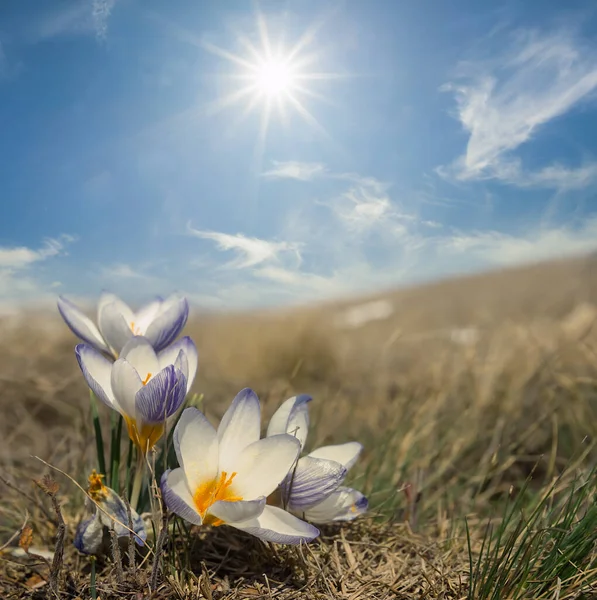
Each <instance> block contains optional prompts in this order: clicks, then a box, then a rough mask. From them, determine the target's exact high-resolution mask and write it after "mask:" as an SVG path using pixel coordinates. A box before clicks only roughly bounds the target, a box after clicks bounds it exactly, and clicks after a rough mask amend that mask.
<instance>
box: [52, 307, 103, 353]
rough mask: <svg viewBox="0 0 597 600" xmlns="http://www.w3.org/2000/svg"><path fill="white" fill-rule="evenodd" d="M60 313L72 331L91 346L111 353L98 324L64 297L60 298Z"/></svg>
mask: <svg viewBox="0 0 597 600" xmlns="http://www.w3.org/2000/svg"><path fill="white" fill-rule="evenodd" d="M58 311H59V312H60V314H61V316H62V318H63V319H64V322H65V323H66V324H67V325H68V326H69V328H70V330H71V331H72V332H73V333H74V334H75V335H76V336H77V337H79V338H81V339H82V340H83V341H84V342H87V343H88V344H91V345H92V346H93V347H94V348H97V349H98V350H99V351H100V352H110V348H108V345H107V344H106V342H105V341H104V338H103V337H102V334H101V333H100V332H99V329H98V328H97V326H96V324H95V323H94V322H93V321H92V320H91V319H90V318H89V317H86V316H85V315H84V314H83V313H82V312H81V310H79V308H77V307H76V306H75V305H74V304H73V303H72V302H71V301H70V300H67V299H66V298H64V297H63V296H60V297H59V298H58Z"/></svg>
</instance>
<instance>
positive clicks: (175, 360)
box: [75, 337, 197, 454]
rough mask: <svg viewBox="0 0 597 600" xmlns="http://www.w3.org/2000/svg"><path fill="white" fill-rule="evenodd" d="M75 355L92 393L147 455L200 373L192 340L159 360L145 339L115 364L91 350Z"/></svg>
mask: <svg viewBox="0 0 597 600" xmlns="http://www.w3.org/2000/svg"><path fill="white" fill-rule="evenodd" d="M75 353H76V355H77V360H78V361H79V366H80V367H81V370H82V371H83V375H84V377H85V379H86V380H87V384H88V385H89V387H90V388H91V390H92V391H93V393H94V394H95V395H96V396H97V397H98V398H99V399H100V400H101V401H102V402H104V403H105V404H107V405H108V406H109V407H110V408H113V409H114V410H117V411H118V412H119V413H120V414H121V415H122V416H123V417H124V420H125V422H126V424H127V427H128V433H129V437H130V438H131V440H132V441H133V442H134V443H135V444H136V446H137V447H138V448H139V449H140V450H141V452H143V453H144V454H145V453H147V452H148V451H149V450H150V449H151V448H153V446H154V445H155V443H156V442H157V441H158V440H159V439H160V438H161V437H162V434H163V433H164V428H165V424H166V419H167V418H168V417H170V416H172V415H173V414H174V413H175V412H176V411H177V410H178V409H179V408H180V406H181V405H182V403H183V402H184V399H185V396H186V395H187V391H188V390H189V388H190V385H191V383H192V382H193V379H194V377H195V373H196V371H197V349H196V347H195V344H194V343H193V341H192V340H191V338H189V337H184V338H181V339H180V340H178V341H177V342H176V343H174V344H172V345H171V346H169V347H168V348H166V350H162V352H159V353H158V354H156V353H155V351H154V349H153V347H152V345H151V344H150V343H149V341H148V340H147V339H146V338H144V337H133V338H131V339H130V340H129V341H128V342H127V343H126V344H125V346H124V347H123V348H122V352H121V353H120V358H118V360H116V361H115V362H114V363H112V362H111V361H109V360H108V359H107V358H106V357H105V356H103V355H102V354H101V353H100V352H98V351H97V350H95V349H94V348H92V347H91V346H89V345H87V344H79V345H78V346H77V347H76V348H75Z"/></svg>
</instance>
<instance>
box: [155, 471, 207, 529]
mask: <svg viewBox="0 0 597 600" xmlns="http://www.w3.org/2000/svg"><path fill="white" fill-rule="evenodd" d="M161 489H162V497H163V498H164V502H165V503H166V506H167V507H168V508H169V509H170V510H171V511H172V512H173V513H174V514H176V515H178V516H179V517H182V518H183V519H185V520H186V521H188V522H189V523H193V524H194V525H202V524H203V520H202V519H201V515H200V514H199V513H198V512H197V509H196V508H195V503H194V502H193V497H192V496H191V493H190V492H189V488H188V487H187V481H186V479H185V476H184V473H183V470H182V469H174V470H173V471H166V472H165V473H164V474H163V475H162V481H161Z"/></svg>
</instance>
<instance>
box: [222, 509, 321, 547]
mask: <svg viewBox="0 0 597 600" xmlns="http://www.w3.org/2000/svg"><path fill="white" fill-rule="evenodd" d="M230 525H232V527H236V528H237V529H241V530H242V531H246V532H247V533H250V534H251V535H254V536H255V537H258V538H260V539H262V540H265V541H266V542H274V543H276V544H300V543H301V542H310V541H311V540H312V539H314V538H316V537H317V536H318V535H319V529H317V528H316V527H313V525H310V524H309V523H305V521H301V520H300V519H298V518H297V517H295V516H293V515H291V514H290V513H287V512H286V511H285V510H282V509H281V508H278V507H277V506H266V507H265V508H264V509H263V512H262V513H261V514H260V515H259V516H258V517H257V518H255V519H250V520H247V521H243V522H240V523H230Z"/></svg>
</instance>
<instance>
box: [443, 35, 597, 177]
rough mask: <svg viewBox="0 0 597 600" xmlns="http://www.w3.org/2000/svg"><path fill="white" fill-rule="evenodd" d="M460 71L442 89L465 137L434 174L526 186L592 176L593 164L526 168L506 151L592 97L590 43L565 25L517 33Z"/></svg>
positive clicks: (596, 71)
mask: <svg viewBox="0 0 597 600" xmlns="http://www.w3.org/2000/svg"><path fill="white" fill-rule="evenodd" d="M460 71H461V77H459V78H458V80H457V82H452V83H449V84H447V85H445V86H443V87H442V88H441V89H443V90H444V91H448V92H451V93H453V94H454V96H455V99H456V103H457V118H458V119H459V121H460V122H461V124H462V126H463V128H464V129H465V131H466V132H467V133H468V134H469V139H468V143H467V147H466V151H465V153H464V155H463V156H461V157H460V158H458V159H457V160H456V161H455V162H454V163H453V164H452V165H450V166H449V167H443V168H440V169H439V172H440V174H442V175H444V176H453V177H455V178H456V179H459V180H462V181H467V180H475V179H492V178H494V179H503V180H504V181H506V182H508V183H512V184H515V185H521V186H526V187H533V186H536V187H555V188H560V187H563V188H574V187H579V186H581V185H585V184H588V182H590V181H593V180H594V172H595V170H596V169H597V163H595V164H591V165H588V166H585V167H582V168H581V169H567V168H565V167H561V166H557V165H554V166H552V167H547V168H545V169H543V170H542V171H539V172H537V173H527V172H525V171H524V170H523V169H522V168H521V166H520V164H519V162H518V160H517V159H515V158H514V157H513V156H512V153H513V152H514V151H515V150H516V149H517V148H519V147H520V146H522V145H523V144H526V143H528V142H529V141H531V140H532V139H533V138H534V137H535V136H536V135H537V133H538V132H539V131H540V130H541V128H542V127H544V126H545V125H546V124H547V123H549V122H550V121H552V120H554V119H556V118H557V117H560V116H561V115H564V114H566V113H568V112H569V111H570V110H572V109H573V108H575V107H576V106H577V105H579V104H580V103H581V102H583V101H588V100H589V99H590V98H592V96H593V92H594V91H595V90H596V89H597V50H596V49H595V48H594V47H592V46H589V45H588V44H586V43H583V42H582V40H580V39H578V38H575V37H574V36H573V35H572V33H570V32H566V31H559V32H553V33H550V34H542V33H540V32H538V31H535V30H527V31H520V32H518V34H517V35H516V36H515V39H514V43H513V44H512V46H511V47H510V48H509V49H508V50H507V51H506V52H505V53H504V54H503V55H502V56H498V57H497V58H495V59H493V60H491V61H488V62H485V63H480V62H471V63H466V64H464V65H461V68H460ZM588 175H590V176H588Z"/></svg>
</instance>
